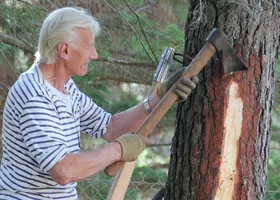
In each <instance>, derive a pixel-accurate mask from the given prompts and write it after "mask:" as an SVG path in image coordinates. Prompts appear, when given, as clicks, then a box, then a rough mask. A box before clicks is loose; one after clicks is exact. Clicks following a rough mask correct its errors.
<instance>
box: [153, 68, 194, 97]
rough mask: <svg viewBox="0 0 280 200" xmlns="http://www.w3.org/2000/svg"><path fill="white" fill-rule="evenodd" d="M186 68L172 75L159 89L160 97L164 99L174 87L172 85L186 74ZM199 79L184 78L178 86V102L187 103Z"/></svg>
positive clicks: (176, 88)
mask: <svg viewBox="0 0 280 200" xmlns="http://www.w3.org/2000/svg"><path fill="white" fill-rule="evenodd" d="M184 70H185V67H184V68H181V69H179V70H177V71H176V72H175V73H174V74H172V75H171V76H170V77H169V78H168V79H166V80H165V81H163V82H162V84H161V85H160V87H159V88H158V95H159V97H160V98H162V97H163V96H164V95H165V94H166V93H167V91H168V90H169V89H170V88H171V87H172V85H173V84H174V83H175V82H176V81H177V80H178V78H180V77H181V75H182V73H183V72H184ZM198 81H199V79H198V77H197V76H194V77H192V78H191V79H189V78H185V77H184V78H182V79H181V81H180V82H178V83H177V84H176V87H175V91H174V92H175V93H176V94H177V95H178V97H179V98H178V101H179V102H182V101H185V100H186V99H187V97H188V95H189V94H190V93H191V91H192V90H193V89H194V88H195V87H196V84H197V83H198Z"/></svg>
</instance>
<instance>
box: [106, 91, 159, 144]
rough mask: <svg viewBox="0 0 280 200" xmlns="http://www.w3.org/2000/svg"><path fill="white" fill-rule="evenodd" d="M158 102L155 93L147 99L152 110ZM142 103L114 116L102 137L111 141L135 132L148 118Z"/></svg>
mask: <svg viewBox="0 0 280 200" xmlns="http://www.w3.org/2000/svg"><path fill="white" fill-rule="evenodd" d="M159 101H160V98H159V96H158V95H157V93H156V92H153V93H152V94H151V96H150V97H149V105H150V107H151V108H152V109H153V108H155V107H156V105H157V104H158V102H159ZM148 114H149V113H148V112H147V111H146V109H145V107H144V104H143V102H142V103H140V104H138V105H136V106H134V107H132V108H130V109H128V110H126V111H124V112H121V113H117V114H115V115H114V116H113V117H112V118H111V121H110V122H109V124H108V126H107V131H106V133H105V134H104V135H103V136H102V138H103V139H105V140H107V141H113V140H114V139H116V138H118V137H120V136H121V135H123V134H125V133H131V132H135V131H137V129H138V128H139V126H140V125H141V124H142V123H143V121H144V120H145V119H146V117H147V116H148Z"/></svg>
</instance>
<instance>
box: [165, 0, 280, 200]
mask: <svg viewBox="0 0 280 200" xmlns="http://www.w3.org/2000/svg"><path fill="white" fill-rule="evenodd" d="M279 8H280V6H279V2H277V1H256V0H238V1H224V0H223V1H220V0H218V1H212V0H204V1H195V0H191V1H190V6H189V15H188V20H187V23H186V27H185V39H186V40H185V53H186V54H188V55H192V56H195V55H196V54H197V53H198V51H199V50H200V48H201V47H202V46H203V44H204V41H205V38H206V37H207V35H208V34H209V32H210V31H211V30H212V29H213V28H214V27H219V28H221V29H222V30H224V32H225V33H226V35H227V37H228V39H229V42H230V43H231V44H232V46H233V47H234V49H235V50H236V52H238V55H239V56H240V57H241V58H243V60H244V61H245V63H246V64H247V66H248V71H246V72H237V73H235V74H233V75H230V76H228V77H224V76H223V72H222V69H221V67H220V63H219V61H218V60H217V59H213V60H211V61H210V62H209V64H208V66H206V68H205V69H204V70H203V71H202V72H201V74H200V80H201V82H200V83H199V85H198V87H197V89H196V91H195V92H194V93H193V94H192V95H191V97H190V98H189V101H188V102H186V103H184V104H180V105H179V107H178V110H177V123H176V124H177V127H176V132H175V136H174V139H173V141H172V150H171V151H172V152H171V161H170V166H169V175H168V181H167V184H166V189H167V194H166V199H169V200H172V199H174V200H175V199H176V200H177V199H180V200H183V199H264V198H265V191H266V180H267V173H268V172H267V164H268V153H269V143H270V138H271V124H272V122H271V119H272V118H271V114H272V105H273V96H274V90H275V74H276V71H275V69H276V64H277V57H278V50H279V35H280V32H279V30H280V24H279V17H280V12H279Z"/></svg>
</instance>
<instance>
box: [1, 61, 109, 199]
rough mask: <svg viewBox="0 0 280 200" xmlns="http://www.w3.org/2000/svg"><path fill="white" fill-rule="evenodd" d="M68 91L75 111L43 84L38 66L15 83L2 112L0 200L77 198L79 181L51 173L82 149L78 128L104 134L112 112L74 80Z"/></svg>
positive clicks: (94, 134) (91, 133) (94, 133)
mask: <svg viewBox="0 0 280 200" xmlns="http://www.w3.org/2000/svg"><path fill="white" fill-rule="evenodd" d="M64 89H65V91H66V92H67V93H68V94H69V95H70V96H71V102H72V113H70V112H69V110H68V109H67V107H66V105H65V103H64V102H63V101H61V100H60V99H59V98H58V96H56V95H55V94H54V93H52V91H51V90H50V89H48V87H47V86H46V85H45V80H44V79H43V76H42V74H41V72H40V69H39V67H38V66H37V65H36V64H34V65H33V66H32V67H31V68H30V69H29V70H28V71H27V72H25V73H23V74H22V75H21V76H20V77H19V79H18V80H17V82H16V83H15V84H14V85H13V86H12V87H11V89H10V91H9V94H8V97H7V100H6V104H5V108H4V114H3V128H2V135H3V136H2V137H3V139H2V140H3V157H2V163H1V168H0V199H38V200H45V199H48V200H49V199H67V200H72V199H78V197H77V191H76V189H75V187H76V182H72V183H69V184H67V185H65V186H62V185H59V184H57V183H56V182H54V181H53V180H52V178H51V177H50V175H49V173H48V171H49V170H50V169H51V168H52V167H53V166H54V165H55V164H56V163H57V162H59V161H60V160H61V159H63V158H64V157H65V156H66V155H67V154H68V153H78V152H79V151H80V148H79V145H80V131H83V132H85V133H86V134H88V135H90V136H91V137H92V138H98V137H101V136H102V135H103V134H104V133H105V132H106V126H107V124H108V123H109V121H110V119H111V114H109V113H107V112H105V111H104V110H103V109H102V108H100V107H99V106H97V105H96V104H95V103H94V102H93V101H92V100H91V99H90V98H89V97H87V96H86V95H85V94H83V93H82V92H80V91H79V89H78V88H77V86H76V85H75V83H74V81H73V80H72V79H71V78H70V79H69V80H68V81H67V82H66V83H65V88H64Z"/></svg>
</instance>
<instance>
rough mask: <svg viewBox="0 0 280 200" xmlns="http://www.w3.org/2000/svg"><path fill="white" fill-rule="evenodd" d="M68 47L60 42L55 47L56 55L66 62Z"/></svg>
mask: <svg viewBox="0 0 280 200" xmlns="http://www.w3.org/2000/svg"><path fill="white" fill-rule="evenodd" d="M69 50H70V49H69V45H68V44H67V43H66V42H60V43H59V44H58V45H57V55H58V56H59V57H61V58H63V59H64V60H68V58H69Z"/></svg>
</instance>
